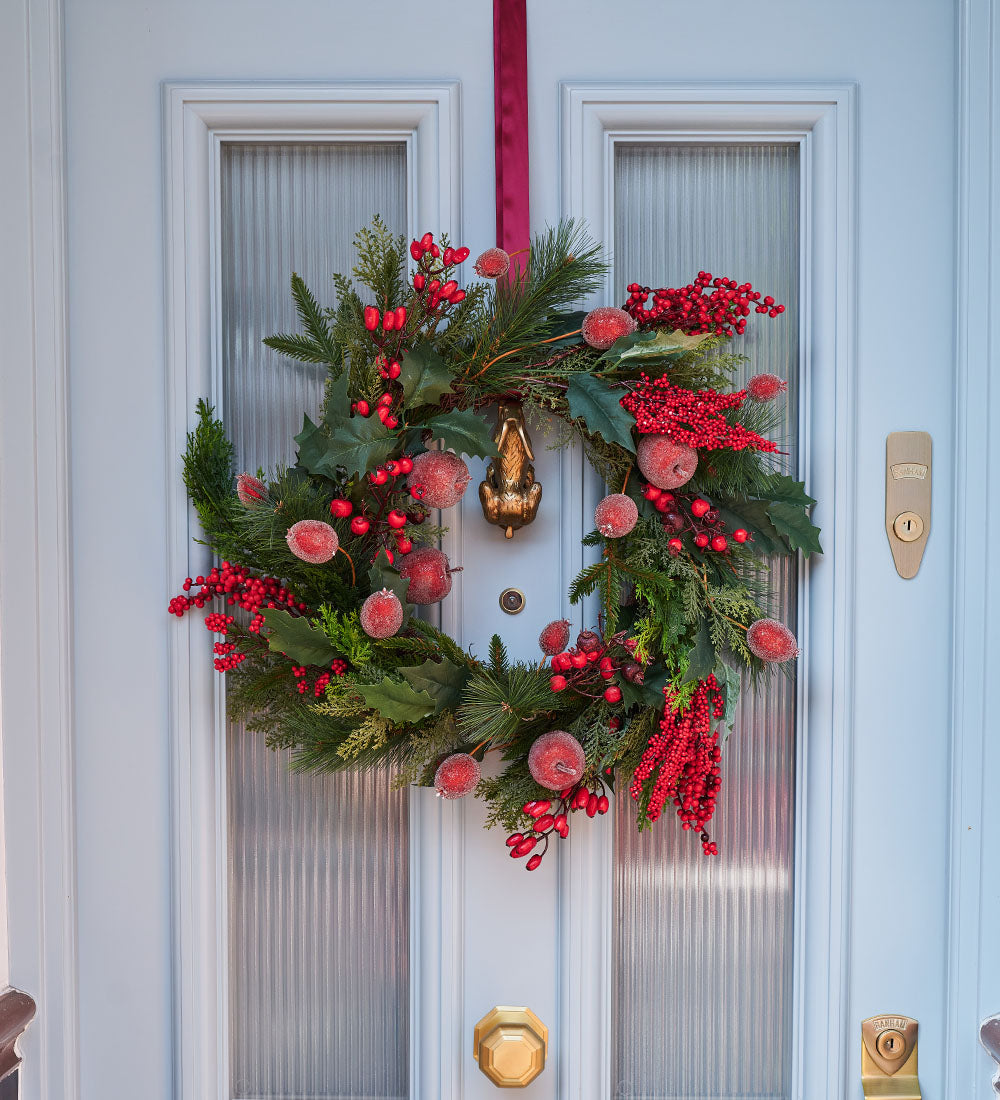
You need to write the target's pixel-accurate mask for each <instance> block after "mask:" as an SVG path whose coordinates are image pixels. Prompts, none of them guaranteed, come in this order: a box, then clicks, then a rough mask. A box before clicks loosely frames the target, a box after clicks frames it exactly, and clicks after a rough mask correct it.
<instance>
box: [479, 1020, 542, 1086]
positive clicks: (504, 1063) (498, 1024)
mask: <svg viewBox="0 0 1000 1100" xmlns="http://www.w3.org/2000/svg"><path fill="white" fill-rule="evenodd" d="M472 1042H473V1054H474V1055H475V1058H476V1061H477V1062H478V1063H479V1068H480V1069H481V1070H482V1071H483V1073H485V1074H486V1076H487V1077H488V1078H489V1079H490V1080H491V1081H492V1082H493V1084H494V1085H496V1086H497V1088H500V1089H523V1088H524V1087H525V1086H526V1085H530V1084H531V1082H532V1081H534V1079H535V1078H536V1077H537V1076H538V1075H539V1074H540V1073H541V1072H542V1070H543V1069H545V1054H546V1052H547V1050H548V1046H549V1029H548V1028H547V1027H546V1026H545V1024H543V1023H542V1021H541V1020H539V1018H538V1017H537V1016H536V1015H535V1014H534V1012H532V1011H531V1009H530V1008H514V1007H511V1006H510V1005H498V1006H497V1007H496V1008H491V1009H490V1011H489V1012H487V1013H486V1015H485V1016H484V1017H483V1018H482V1019H481V1020H480V1021H479V1023H478V1024H476V1030H475V1033H474V1035H473V1039H472Z"/></svg>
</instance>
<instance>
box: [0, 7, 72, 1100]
mask: <svg viewBox="0 0 1000 1100" xmlns="http://www.w3.org/2000/svg"><path fill="white" fill-rule="evenodd" d="M64 73H65V66H64V64H63V5H62V2H61V0H19V2H15V3H8V4H4V5H0V89H2V97H3V103H4V110H3V112H0V145H2V148H3V150H4V155H5V158H6V161H7V164H8V165H9V166H10V168H11V171H10V172H8V173H6V174H5V178H4V189H3V203H2V204H0V242H2V253H3V257H4V263H3V265H2V269H0V332H2V333H3V341H4V351H5V353H6V365H5V368H4V369H3V370H2V371H0V475H2V481H0V613H2V629H0V635H2V639H3V644H2V645H0V689H2V695H0V703H2V711H0V725H2V729H3V738H2V740H3V743H2V750H3V761H2V767H0V774H2V779H3V794H2V797H0V811H2V813H3V818H4V821H3V827H0V843H2V844H3V845H4V855H3V857H2V858H0V874H2V875H3V880H0V909H3V908H5V912H0V952H2V954H3V958H2V959H0V987H2V986H6V985H7V983H8V981H10V982H12V983H14V984H16V985H17V986H19V987H20V988H22V989H24V990H26V991H28V992H29V993H30V994H31V996H32V997H33V998H34V999H35V1000H37V1001H38V1003H39V1005H40V1007H41V1011H40V1013H39V1019H38V1020H37V1022H36V1024H35V1026H34V1027H32V1028H31V1029H30V1030H29V1031H28V1032H27V1034H26V1035H25V1036H24V1038H23V1039H22V1040H21V1042H20V1046H21V1049H22V1053H23V1055H24V1058H25V1064H24V1066H23V1067H22V1070H21V1073H20V1078H21V1096H22V1097H23V1098H24V1100H73V1098H75V1097H77V1096H78V1095H79V1092H80V1080H79V1056H78V1049H79V1005H78V974H77V890H76V883H77V878H76V865H77V864H76V851H77V841H76V802H75V796H74V782H75V777H74V761H75V754H74V747H73V744H74V742H73V673H72V667H73V664H72V661H73V607H72V604H73V583H72V573H73V570H72V558H71V553H72V541H71V540H72V532H71V518H70V512H71V479H70V441H69V397H68V373H69V372H68V365H69V359H68V349H67V263H66V260H67V252H66V127H65V119H64V114H65V85H64ZM4 918H6V920H5V919H4ZM8 937H9V939H8Z"/></svg>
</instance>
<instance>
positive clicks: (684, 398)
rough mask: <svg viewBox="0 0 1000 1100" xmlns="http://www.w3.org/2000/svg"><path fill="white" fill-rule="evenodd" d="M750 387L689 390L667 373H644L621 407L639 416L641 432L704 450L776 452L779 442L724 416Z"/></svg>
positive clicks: (738, 404) (744, 396) (638, 428)
mask: <svg viewBox="0 0 1000 1100" xmlns="http://www.w3.org/2000/svg"><path fill="white" fill-rule="evenodd" d="M746 397H747V393H746V390H737V391H736V393H717V392H716V391H715V390H685V389H682V388H681V387H680V386H675V385H674V384H673V383H672V382H671V381H670V379H669V377H668V376H667V375H665V374H664V375H661V376H660V377H659V378H650V377H649V375H647V374H643V375H641V377H640V379H639V381H638V382H637V383H636V384H635V388H634V389H633V390H632V391H631V392H630V393H628V394H626V395H625V396H624V397H623V398H622V399H621V402H620V404H621V407H622V408H623V409H625V410H626V411H627V412H630V413H631V414H632V415H633V416H634V417H635V426H636V428H637V430H638V431H639V432H640V433H643V434H645V433H655V434H657V435H665V436H668V437H669V438H670V439H672V440H673V441H674V442H675V443H683V444H684V445H685V446H687V447H701V448H703V449H704V450H710V451H712V450H721V449H722V448H726V449H727V450H731V451H743V450H746V449H747V448H748V447H749V448H752V449H754V450H756V451H769V452H773V451H776V450H777V449H778V444H777V443H773V442H772V441H771V440H769V439H765V438H764V437H763V436H760V435H758V434H757V433H756V432H752V431H750V430H749V429H747V428H744V427H743V425H742V424H730V423H729V421H728V420H727V419H726V418H725V416H724V415H723V414H724V413H726V412H727V411H728V410H729V409H738V408H740V407H741V406H742V405H743V402H744V401H745V400H746Z"/></svg>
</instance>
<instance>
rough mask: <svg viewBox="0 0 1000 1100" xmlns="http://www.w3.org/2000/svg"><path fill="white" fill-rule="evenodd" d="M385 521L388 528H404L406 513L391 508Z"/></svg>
mask: <svg viewBox="0 0 1000 1100" xmlns="http://www.w3.org/2000/svg"><path fill="white" fill-rule="evenodd" d="M385 520H386V523H388V524H389V526H390V527H395V528H400V527H405V526H406V513H405V512H400V511H398V509H396V508H393V510H392V511H391V512H390V513H389V514H388V515H387V516H386V517H385Z"/></svg>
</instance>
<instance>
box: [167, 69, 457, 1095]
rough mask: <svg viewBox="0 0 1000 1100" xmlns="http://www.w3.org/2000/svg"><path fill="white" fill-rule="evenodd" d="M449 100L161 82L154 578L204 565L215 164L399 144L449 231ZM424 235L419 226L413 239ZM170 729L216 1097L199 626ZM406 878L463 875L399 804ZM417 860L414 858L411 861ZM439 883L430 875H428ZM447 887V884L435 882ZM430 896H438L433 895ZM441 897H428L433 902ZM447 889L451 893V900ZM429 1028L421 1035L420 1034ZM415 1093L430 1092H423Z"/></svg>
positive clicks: (183, 644) (180, 1048) (219, 965)
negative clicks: (282, 147)
mask: <svg viewBox="0 0 1000 1100" xmlns="http://www.w3.org/2000/svg"><path fill="white" fill-rule="evenodd" d="M459 123H460V101H459V85H458V83H457V82H454V81H452V82H445V81H442V82H437V83H427V84H422V83H405V84H394V83H384V84H383V83H377V84H376V83H369V82H356V83H346V84H267V83H261V82H257V81H254V82H252V83H249V82H248V83H241V84H231V83H200V84H187V83H166V84H164V86H163V127H164V159H165V172H166V187H165V211H164V218H165V233H164V240H165V249H164V251H165V259H166V340H167V346H166V394H165V400H166V415H167V428H166V440H165V443H166V449H167V470H168V472H169V485H168V493H167V509H168V516H167V530H168V532H169V533H170V542H169V544H168V546H167V584H168V588H169V590H170V591H173V586H175V585H176V583H177V579H178V577H184V576H187V575H191V576H194V575H196V574H197V573H204V572H206V571H207V569H208V568H210V556H209V555H208V554H207V553H206V551H205V549H204V548H203V547H199V546H196V545H195V544H194V543H193V541H192V540H193V539H194V538H195V537H197V534H198V521H197V515H196V514H195V512H194V511H193V509H191V508H190V507H189V505H188V502H187V498H186V495H185V492H184V488H183V484H182V480H181V460H180V456H181V453H182V451H183V449H184V444H185V438H186V434H187V432H189V431H190V430H191V429H192V428H193V426H194V417H193V409H194V402H195V399H196V398H197V397H200V396H205V395H208V397H209V399H210V400H211V401H212V402H213V403H215V404H216V405H218V404H219V398H220V396H221V375H222V372H221V347H222V344H221V322H220V311H219V301H220V295H219V286H220V283H219V280H220V276H221V270H220V260H219V258H220V255H221V251H220V235H221V220H220V202H221V197H220V182H219V181H220V161H221V152H222V145H223V144H224V143H226V142H234V141H280V142H292V141H309V142H337V141H366V140H367V141H387V140H388V141H401V142H404V143H405V144H406V146H407V219H408V223H409V225H408V228H409V230H410V232H411V234H413V233H416V234H417V235H418V236H419V232H418V231H417V227H418V226H421V227H427V226H434V227H435V229H436V230H438V229H439V230H440V231H443V232H447V233H448V234H449V235H450V236H451V237H452V238H453V239H458V237H460V236H461V190H460V165H461V159H460V147H459V143H460V131H459ZM422 231H423V230H422V229H421V230H420V232H422ZM169 646H170V648H169V674H168V683H169V685H170V695H169V728H170V731H171V738H172V745H171V806H172V837H171V842H172V875H173V889H172V897H173V905H174V929H173V964H174V965H173V981H174V1028H175V1036H174V1051H175V1054H174V1056H175V1069H176V1081H175V1085H174V1095H175V1096H178V1097H182V1098H184V1100H210V1098H212V1097H224V1096H228V1091H227V1089H228V1068H229V1067H228V1003H227V999H228V982H227V978H228V959H227V919H226V903H227V896H226V892H227V882H226V783H225V777H226V768H225V697H224V689H223V686H222V684H221V678H220V677H219V676H218V675H217V674H215V673H214V672H213V670H212V663H211V660H210V659H209V657H210V652H211V650H210V646H211V639H209V638H208V636H207V635H206V634H205V632H204V631H203V630H201V629H200V626H199V625H198V624H195V623H192V622H188V621H187V620H185V621H184V622H179V623H177V624H175V626H174V627H173V629H172V630H171V631H170V642H169ZM410 822H411V882H412V881H418V880H417V879H416V878H415V876H416V875H418V874H426V873H427V871H428V870H430V869H429V868H427V869H425V868H424V864H426V863H427V862H428V861H429V860H430V859H431V857H430V856H429V855H428V853H430V852H435V851H436V853H437V854H438V857H439V858H438V865H439V867H452V868H453V867H455V866H458V868H459V870H460V853H458V852H456V851H455V850H454V849H455V847H456V843H457V838H458V837H460V835H461V834H460V831H459V830H456V829H450V830H449V829H446V828H445V823H444V821H443V816H442V814H441V813H428V812H422V811H421V809H420V808H419V803H418V802H417V800H416V799H411V810H410ZM422 861H423V862H422ZM439 873H440V872H439ZM442 877H443V881H445V882H447V876H446V875H443V876H442ZM431 893H435V892H434V891H432V892H431ZM438 893H439V896H440V892H438ZM455 893H456V894H457V892H455ZM411 914H412V915H411V932H410V935H411V956H412V957H413V958H414V959H416V960H419V962H418V963H417V965H416V967H415V970H414V976H413V978H412V979H411V1002H412V1003H411V1011H410V1019H411V1044H410V1045H411V1053H412V1052H418V1051H419V1050H421V1049H425V1050H427V1049H434V1048H431V1047H429V1046H428V1045H427V1044H428V1043H430V1042H434V1043H437V1042H438V1039H437V1036H436V1032H437V1029H438V1027H439V1017H438V1016H437V1015H435V1014H434V1013H433V1012H428V1011H427V1008H428V1005H426V1004H423V1003H418V1002H416V1001H414V997H415V996H416V990H417V989H418V988H419V989H420V991H421V995H424V996H427V997H430V998H431V999H432V1001H433V997H434V991H433V990H431V989H430V987H431V985H432V984H433V983H434V982H438V983H440V988H441V989H442V990H443V991H444V992H443V993H441V994H440V995H439V997H438V999H439V1000H440V1001H441V1003H442V1005H443V1006H448V1005H450V1004H451V1000H452V997H451V993H450V992H449V990H448V988H447V987H446V982H447V975H448V974H449V972H452V971H454V967H451V968H449V966H448V965H447V964H448V960H449V956H450V955H452V954H453V953H454V952H455V950H456V945H455V943H454V942H453V941H451V940H449V938H448V936H449V931H450V929H449V925H448V922H447V920H445V919H442V918H441V915H440V914H425V913H422V912H420V911H419V910H418V908H417V907H416V906H412V907H411ZM425 1028H426V1029H427V1030H428V1031H429V1032H433V1033H435V1034H433V1035H429V1036H423V1035H421V1034H419V1032H420V1031H421V1029H425ZM426 1095H432V1094H431V1093H429V1092H428V1093H426Z"/></svg>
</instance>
